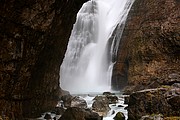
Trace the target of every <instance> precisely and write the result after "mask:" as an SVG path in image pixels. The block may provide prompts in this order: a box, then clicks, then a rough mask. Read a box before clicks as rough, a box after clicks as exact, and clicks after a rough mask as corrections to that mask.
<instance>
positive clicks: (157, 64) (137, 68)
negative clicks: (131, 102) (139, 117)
mask: <svg viewBox="0 0 180 120" xmlns="http://www.w3.org/2000/svg"><path fill="white" fill-rule="evenodd" d="M179 8H180V2H179V1H178V0H136V1H135V3H134V5H133V6H132V9H131V11H130V13H129V17H128V20H127V24H126V26H125V30H124V33H123V35H122V39H121V43H120V47H119V52H118V59H117V63H116V64H115V67H114V73H113V74H114V75H113V77H116V75H119V76H120V77H118V81H117V80H116V84H120V82H121V80H123V79H126V80H127V78H128V83H129V85H131V89H129V91H130V92H132V91H137V90H141V89H144V88H146V86H149V88H152V87H158V86H159V85H162V84H163V85H164V84H173V83H175V82H180V77H179V76H180V29H179V28H180V26H179V22H180V17H179V16H180V12H179V11H180V9H179ZM121 46H122V47H121ZM124 66H126V67H124ZM126 69H128V70H126ZM126 71H127V72H126ZM127 76H128V77H127ZM126 77H127V78H126ZM152 82H154V85H150V84H151V83H152Z"/></svg>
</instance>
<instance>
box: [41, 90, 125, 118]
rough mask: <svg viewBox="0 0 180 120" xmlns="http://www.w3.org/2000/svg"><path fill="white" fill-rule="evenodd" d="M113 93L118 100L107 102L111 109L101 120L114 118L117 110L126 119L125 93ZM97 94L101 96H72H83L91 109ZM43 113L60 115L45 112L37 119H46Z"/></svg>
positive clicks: (91, 94)
mask: <svg viewBox="0 0 180 120" xmlns="http://www.w3.org/2000/svg"><path fill="white" fill-rule="evenodd" d="M114 94H115V96H117V97H118V102H117V103H116V104H109V107H110V108H111V109H110V111H109V112H108V114H107V116H104V117H103V120H114V119H113V118H114V117H115V115H116V113H118V112H122V113H123V114H124V115H125V120H127V118H128V113H127V110H126V107H127V106H128V105H127V104H124V97H125V95H122V93H120V92H116V93H114ZM99 95H100V96H101V95H102V93H88V94H72V96H79V97H81V98H83V99H84V100H86V102H87V106H88V108H89V109H91V107H92V104H93V102H94V100H93V99H94V98H95V97H96V96H99ZM45 114H49V115H51V118H56V119H57V120H58V119H59V118H60V117H61V116H60V115H56V114H53V113H51V112H47V113H44V114H43V115H42V117H40V118H37V120H46V119H44V116H45ZM52 120H53V119H52Z"/></svg>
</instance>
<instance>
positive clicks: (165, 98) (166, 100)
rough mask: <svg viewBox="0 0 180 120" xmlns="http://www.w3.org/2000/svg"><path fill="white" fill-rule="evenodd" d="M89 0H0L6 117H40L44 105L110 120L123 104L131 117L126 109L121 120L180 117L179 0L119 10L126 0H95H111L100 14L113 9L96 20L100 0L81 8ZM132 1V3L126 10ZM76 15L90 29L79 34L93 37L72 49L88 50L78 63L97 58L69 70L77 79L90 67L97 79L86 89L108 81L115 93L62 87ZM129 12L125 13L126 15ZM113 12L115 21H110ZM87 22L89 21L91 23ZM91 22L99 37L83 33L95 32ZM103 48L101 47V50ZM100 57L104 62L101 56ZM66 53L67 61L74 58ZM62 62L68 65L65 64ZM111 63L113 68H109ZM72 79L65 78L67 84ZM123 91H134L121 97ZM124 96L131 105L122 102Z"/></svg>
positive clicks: (0, 97)
mask: <svg viewBox="0 0 180 120" xmlns="http://www.w3.org/2000/svg"><path fill="white" fill-rule="evenodd" d="M87 1H88V0H1V1H0V119H5V118H3V117H4V116H6V117H7V118H8V119H12V120H24V119H25V118H33V119H35V118H38V117H40V116H41V114H42V113H44V112H51V113H52V114H53V113H56V114H62V116H63V117H61V118H60V119H61V120H71V119H73V120H80V119H82V120H92V119H93V120H95V119H96V120H102V119H103V120H112V119H113V117H112V116H115V114H116V113H117V112H119V111H121V112H123V113H124V114H125V117H126V118H124V116H123V115H122V113H119V114H117V115H122V116H121V117H123V119H127V116H128V119H129V120H138V119H142V120H145V119H152V118H154V117H156V118H162V119H164V120H169V119H172V118H174V119H180V118H179V116H180V12H179V11H180V1H179V0H135V2H134V3H133V5H132V8H131V9H130V11H129V14H128V12H126V13H124V14H123V15H122V16H118V15H117V12H118V10H121V9H122V8H123V7H122V6H121V5H122V4H123V5H124V3H122V1H121V0H117V2H118V4H114V5H111V4H110V3H111V2H113V1H115V0H97V1H101V2H102V1H104V2H105V3H106V2H107V3H106V4H107V5H105V6H106V7H107V8H106V7H102V6H101V9H100V10H101V12H102V13H104V12H107V10H109V12H107V15H105V16H103V15H102V14H101V15H102V16H100V18H99V19H97V16H98V14H95V13H96V12H97V11H98V9H97V8H98V7H99V6H97V3H96V2H95V1H96V0H92V1H89V2H91V3H93V4H90V5H89V7H91V8H93V7H94V8H95V9H89V10H87V9H85V10H83V9H82V11H81V13H79V14H78V11H79V10H80V9H81V7H82V6H83V4H84V3H86V2H87ZM123 1H126V0H123ZM129 1H131V2H132V0H129ZM99 5H102V4H101V3H99ZM87 6H88V5H87ZM108 6H111V7H112V8H108ZM120 6H121V7H120ZM128 7H130V4H129V5H127V6H126V9H127V8H128ZM114 9H115V10H114ZM77 14H78V15H80V14H82V15H80V16H81V18H80V19H78V21H77V22H78V25H77V26H76V25H74V26H76V27H77V28H75V29H77V30H80V26H81V27H82V24H81V23H80V21H81V20H84V23H83V25H85V28H84V29H83V30H80V31H79V33H81V34H83V35H84V36H85V37H87V40H89V39H90V38H92V41H91V44H89V45H88V46H86V50H85V49H83V50H82V52H79V53H78V51H74V49H73V50H70V51H71V52H72V53H74V52H75V53H78V54H81V53H82V54H83V55H84V56H83V55H82V56H83V57H81V60H80V63H83V64H84V62H85V60H86V59H88V60H90V59H93V62H90V63H89V64H88V65H87V66H90V67H89V68H91V69H81V70H77V72H75V73H72V72H70V73H68V75H69V76H68V77H71V78H74V79H75V78H76V75H77V73H78V74H79V73H80V72H82V73H81V74H82V75H85V73H86V70H87V71H89V72H88V73H90V74H88V76H86V78H88V79H91V78H96V79H95V82H93V84H90V83H89V82H87V83H85V84H86V85H87V86H85V88H87V89H88V87H90V88H91V90H95V88H97V87H99V86H101V85H103V84H105V85H107V84H106V83H110V82H111V83H110V84H108V87H112V89H113V90H117V93H116V94H114V93H110V92H106V91H103V92H105V93H103V95H102V94H101V96H100V97H99V96H98V95H97V96H94V95H93V94H87V96H85V95H84V94H83V95H78V97H77V96H71V95H70V94H69V93H68V92H67V91H64V89H63V90H62V89H61V87H60V86H61V82H62V81H61V80H60V79H61V78H63V75H65V74H66V73H67V72H66V71H65V72H64V73H63V75H59V74H60V66H61V64H62V62H63V59H64V57H65V56H66V54H65V51H66V49H67V48H68V42H69V41H71V40H69V38H70V39H71V38H75V37H73V36H71V34H72V33H73V32H72V31H73V24H74V23H76V19H77V17H76V16H77ZM84 14H86V15H84ZM127 14H128V16H127V20H124V19H123V20H124V21H121V18H123V17H124V16H125V15H127ZM93 15H94V16H93ZM115 15H117V16H118V17H115ZM89 16H90V17H89ZM92 16H93V17H94V18H92ZM84 17H85V18H86V19H85V18H84ZM110 18H114V20H112V21H111V20H110ZM87 21H90V24H86V23H87ZM117 21H118V22H117ZM125 21H126V23H125ZM113 22H115V24H114V23H113ZM120 22H122V24H120ZM100 26H101V27H100ZM93 27H95V28H93ZM109 27H112V28H113V30H112V31H108V32H107V31H106V29H105V28H109ZM98 28H100V30H99V29H98ZM92 29H95V30H94V31H93V32H94V33H95V34H96V35H95V36H92V34H89V33H88V34H86V33H87V30H90V33H93V32H92V31H91V30H92ZM84 30H85V31H84ZM108 30H109V29H108ZM123 30H124V31H123ZM122 31H123V33H122ZM83 32H84V33H83ZM101 32H102V33H101ZM99 33H101V36H100V39H101V40H102V41H103V40H104V39H105V40H106V43H103V46H102V44H99V45H98V47H95V46H96V45H97V43H98V42H97V41H98V39H96V38H99V36H98V35H97V34H99ZM105 33H108V34H105ZM88 35H89V36H88ZM107 38H108V39H107ZM120 38H121V40H120ZM82 39H83V40H84V38H82ZM119 40H120V41H119ZM72 41H73V40H72ZM102 41H100V42H99V43H101V42H102ZM86 42H87V41H86ZM87 43H89V41H88V42H87ZM87 43H85V44H81V45H80V47H82V46H83V45H87ZM73 45H74V44H73ZM101 47H102V48H104V49H102V51H101V52H98V50H99V48H101ZM77 48H78V47H77ZM105 48H106V49H105ZM79 49H80V48H79ZM92 51H94V52H92ZM90 52H92V53H90ZM103 55H104V56H103ZM94 56H96V57H95V58H94ZM100 56H103V57H101V59H104V60H105V61H103V62H102V61H100V60H99V59H98V58H100ZM106 58H108V59H106ZM68 60H69V61H70V59H69V58H68ZM73 60H74V59H73ZM76 62H77V61H76ZM73 65H74V64H70V67H73V68H75V69H76V68H78V67H79V64H78V67H74V66H73ZM102 65H103V66H102ZM111 65H112V66H113V65H114V67H113V68H112V66H111ZM87 66H86V65H85V67H87ZM92 66H95V67H93V68H92ZM64 67H65V68H68V67H69V66H68V65H66V64H65V66H64ZM109 68H111V72H109V71H108V70H109ZM78 69H79V68H78ZM101 70H102V71H103V72H102V71H101ZM91 73H92V74H91ZM106 73H107V74H106ZM73 74H74V76H73ZM70 75H72V76H70ZM93 75H97V76H98V75H99V76H102V77H101V80H100V79H99V78H100V77H99V76H98V77H94V76H93ZM111 75H112V78H111ZM107 76H108V77H109V78H107ZM64 78H65V79H64V81H63V82H67V78H66V77H64ZM59 80H60V81H59ZM82 80H84V79H83V78H82ZM96 80H100V84H96ZM103 80H105V81H106V82H103ZM108 80H111V81H110V82H109V81H108ZM107 81H108V82H107ZM71 83H72V82H70V81H68V84H70V85H71ZM80 83H81V81H80ZM80 83H79V84H80ZM94 83H95V85H94ZM63 87H65V86H64V84H63V85H62V88H63ZM73 87H74V88H73V89H75V90H77V88H78V89H79V86H78V85H77V83H76V84H74V86H73ZM65 88H66V87H65ZM124 88H125V89H124ZM103 90H104V89H103ZM105 90H106V89H105ZM121 90H124V94H128V95H129V97H128V96H123V95H122V91H121ZM88 92H90V91H88ZM82 93H83V91H82ZM93 99H94V100H93ZM124 99H125V103H127V104H128V107H127V105H125V104H124ZM59 101H60V102H59ZM86 102H87V103H86ZM122 102H123V103H122ZM58 105H59V106H58ZM90 105H91V106H92V108H91V107H89V106H90ZM57 106H58V107H57ZM87 106H88V107H87ZM64 107H65V108H67V111H65V110H66V109H64ZM61 108H63V109H61ZM87 108H88V109H87ZM125 108H126V109H127V110H126V109H125ZM54 109H55V111H53V110H54ZM92 109H93V110H94V111H95V112H96V113H95V112H94V111H92ZM110 109H111V110H110ZM62 111H63V112H65V113H64V114H63V112H62ZM102 111H103V112H102ZM127 111H128V112H127ZM58 112H59V113H58ZM60 112H62V113H60ZM72 113H73V114H72ZM52 114H51V115H52ZM101 115H103V116H104V117H102V116H101ZM108 115H110V117H109V116H108ZM47 116H48V114H47ZM47 116H46V117H47ZM49 116H50V115H49ZM52 116H53V115H52ZM175 116H176V117H175ZM50 117H51V116H50ZM117 117H118V116H117ZM166 117H168V118H166ZM171 117H172V118H171ZM69 118H70V119H69Z"/></svg>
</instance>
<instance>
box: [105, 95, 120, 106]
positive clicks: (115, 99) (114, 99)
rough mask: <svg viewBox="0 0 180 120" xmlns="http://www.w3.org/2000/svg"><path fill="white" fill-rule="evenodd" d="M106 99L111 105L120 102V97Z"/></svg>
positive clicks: (108, 96)
mask: <svg viewBox="0 0 180 120" xmlns="http://www.w3.org/2000/svg"><path fill="white" fill-rule="evenodd" d="M106 97H107V98H108V100H109V104H116V103H117V102H118V97H117V96H115V95H107V96H106Z"/></svg>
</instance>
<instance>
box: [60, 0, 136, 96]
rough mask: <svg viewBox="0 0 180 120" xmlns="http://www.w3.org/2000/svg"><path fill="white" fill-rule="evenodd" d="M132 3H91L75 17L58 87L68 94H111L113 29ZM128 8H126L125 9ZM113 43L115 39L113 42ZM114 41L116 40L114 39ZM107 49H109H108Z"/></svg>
mask: <svg viewBox="0 0 180 120" xmlns="http://www.w3.org/2000/svg"><path fill="white" fill-rule="evenodd" d="M132 3H133V0H91V1H88V2H86V3H84V5H83V6H82V8H81V9H80V11H79V12H78V14H77V19H76V23H75V24H74V27H73V30H72V33H71V36H70V39H69V43H68V47H67V51H66V54H65V58H64V60H63V63H62V65H61V71H60V77H61V79H60V84H61V87H62V88H63V89H65V90H68V91H70V92H71V93H82V92H102V91H107V90H110V88H111V86H110V85H111V82H110V81H111V75H112V68H113V64H114V62H113V61H112V54H115V53H114V52H113V51H114V49H117V48H113V46H116V47H118V45H108V44H109V43H111V44H113V43H117V44H119V42H113V41H112V42H109V40H110V39H109V38H110V37H111V35H112V33H113V31H114V29H115V28H116V27H117V26H118V25H121V24H124V23H125V20H126V18H127V14H128V11H129V9H130V6H131V5H132ZM128 6H129V7H128ZM113 40H115V39H113ZM116 40H117V39H116ZM108 46H112V47H111V49H109V47H108Z"/></svg>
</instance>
